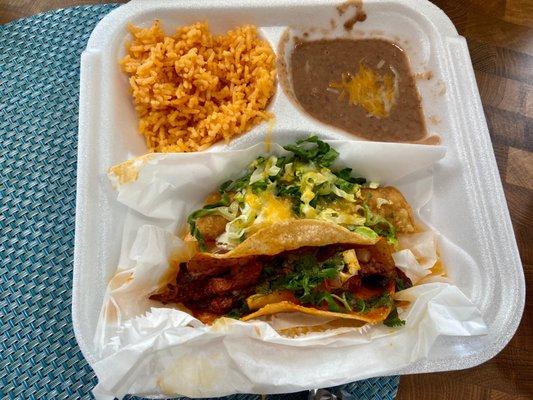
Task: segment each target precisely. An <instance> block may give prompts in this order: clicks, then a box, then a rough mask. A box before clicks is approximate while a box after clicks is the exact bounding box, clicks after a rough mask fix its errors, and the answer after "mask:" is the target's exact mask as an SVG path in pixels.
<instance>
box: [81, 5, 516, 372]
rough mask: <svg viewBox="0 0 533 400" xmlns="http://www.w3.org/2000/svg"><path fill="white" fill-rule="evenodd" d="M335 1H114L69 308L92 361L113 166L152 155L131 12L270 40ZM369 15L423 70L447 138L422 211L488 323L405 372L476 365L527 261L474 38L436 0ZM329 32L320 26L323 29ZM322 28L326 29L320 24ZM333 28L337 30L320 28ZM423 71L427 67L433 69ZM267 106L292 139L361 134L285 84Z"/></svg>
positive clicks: (261, 130)
mask: <svg viewBox="0 0 533 400" xmlns="http://www.w3.org/2000/svg"><path fill="white" fill-rule="evenodd" d="M335 5H338V4H332V2H331V0H299V1H291V0H269V1H267V2H265V1H260V0H254V1H244V0H237V1H230V0H225V1H217V0H207V1H203V2H189V1H186V0H180V1H175V0H154V1H150V2H148V1H141V0H134V1H132V2H130V3H128V4H126V5H124V6H121V7H119V8H117V9H115V10H113V11H112V12H111V13H109V15H107V16H106V17H105V18H104V19H103V20H102V21H101V22H100V23H99V24H98V25H97V27H96V28H95V29H94V31H93V33H92V35H91V37H90V39H89V42H88V44H87V48H86V50H85V51H84V52H83V54H82V60H81V83H80V86H81V88H80V119H79V139H78V146H79V147H78V182H77V203H76V238H75V252H74V283H73V297H72V315H73V324H74V332H75V334H76V338H77V340H78V343H79V345H80V348H81V350H82V352H83V354H84V356H85V357H86V359H87V360H88V362H89V363H90V364H92V363H94V362H95V360H96V357H95V352H94V349H93V345H92V339H93V335H94V331H95V328H96V322H97V319H98V314H99V311H100V307H101V305H102V299H103V294H104V292H105V288H106V285H107V282H108V281H109V279H110V278H111V277H112V275H113V273H114V271H115V269H116V266H117V262H118V256H119V252H120V244H119V243H120V237H121V232H122V221H123V219H124V216H125V213H126V209H125V208H124V207H123V206H121V205H119V204H118V203H117V202H116V201H115V200H114V198H115V194H114V192H113V189H112V188H111V186H110V184H109V183H108V181H107V177H106V173H107V170H108V168H109V167H110V166H111V165H114V164H117V163H119V162H121V161H124V160H126V159H128V158H131V157H134V156H138V155H141V154H144V153H145V152H146V146H145V144H144V139H143V138H142V137H141V135H139V134H138V130H137V123H138V120H137V117H136V115H135V111H134V107H133V104H132V99H131V96H130V93H129V84H128V79H127V77H126V75H125V74H124V73H122V72H121V70H120V68H119V66H118V61H119V59H120V58H122V57H123V55H124V53H125V50H124V43H125V41H126V40H127V38H128V33H127V30H126V26H127V24H129V23H133V24H136V25H142V26H149V25H150V24H151V23H152V22H153V20H154V19H156V18H157V19H160V20H161V22H162V24H163V27H164V28H165V29H166V31H167V32H168V33H170V32H172V31H173V29H175V28H176V27H178V26H181V25H184V24H189V23H193V22H196V21H200V20H207V21H208V22H209V24H210V26H211V29H212V30H214V31H215V32H222V31H225V30H227V29H229V28H232V27H234V26H237V25H242V24H255V25H257V26H258V27H259V31H260V33H261V34H262V36H263V37H264V38H265V39H267V40H268V41H269V42H270V44H271V45H272V48H273V49H274V50H275V51H277V50H278V41H279V39H280V37H281V35H282V33H283V32H284V31H285V29H286V28H287V27H288V26H290V27H293V28H295V29H305V28H306V27H328V26H330V20H331V19H332V18H335V19H338V18H339V17H338V14H337V11H336V9H335ZM364 10H365V11H366V13H367V15H368V18H367V20H366V21H365V22H363V23H358V24H356V26H355V29H354V32H353V33H352V34H351V35H352V36H353V37H375V36H379V37H385V38H389V39H390V40H392V41H394V42H396V43H398V44H399V45H400V46H401V47H402V48H404V50H405V51H406V53H407V54H408V56H409V58H410V60H411V66H412V69H413V72H414V73H417V74H421V76H425V77H427V76H428V74H427V72H428V71H430V72H431V74H430V75H432V78H431V79H419V80H418V82H417V85H418V89H419V92H420V94H421V97H422V100H423V108H424V114H425V116H426V123H427V126H428V130H429V132H430V133H432V134H438V135H439V136H440V137H441V138H442V145H444V146H446V148H447V153H446V157H445V158H444V159H443V160H441V161H440V162H439V163H438V164H437V165H436V166H435V168H434V196H433V199H432V200H431V201H430V203H429V204H428V205H427V206H426V207H424V209H423V210H422V211H421V214H422V215H423V216H424V219H425V220H427V221H430V222H431V225H432V226H434V227H436V228H437V229H438V230H439V231H440V232H441V233H443V234H444V235H446V236H447V237H449V238H453V240H454V242H455V244H456V245H457V246H459V247H460V248H462V249H463V250H464V251H465V257H466V258H467V259H468V260H471V261H472V262H469V263H466V264H465V266H463V268H464V269H462V270H460V271H458V270H457V269H454V268H450V270H449V272H450V276H451V278H452V280H453V281H454V283H455V284H456V285H457V286H458V287H459V288H460V289H461V290H462V291H463V292H464V293H465V294H466V295H467V296H468V297H469V298H470V299H471V300H472V301H473V302H474V303H475V304H476V305H477V306H478V307H479V309H480V310H481V312H482V314H483V317H484V320H485V322H486V323H487V325H488V327H489V334H488V335H486V336H476V337H466V338H465V337H460V338H456V337H445V338H441V340H438V341H437V343H436V344H435V345H434V346H433V348H432V350H431V353H430V355H429V357H428V358H427V359H425V360H422V361H419V362H416V363H413V364H411V365H410V366H408V367H407V368H404V369H401V370H398V371H395V372H396V373H398V374H409V373H421V372H434V371H445V370H455V369H463V368H468V367H473V366H475V365H478V364H480V363H483V362H485V361H487V360H489V359H490V358H491V357H493V356H494V355H496V354H497V353H498V352H499V351H500V350H502V349H503V347H504V346H505V345H506V344H507V343H508V342H509V340H510V339H511V337H512V336H513V334H514V332H515V331H516V329H517V327H518V324H519V322H520V318H521V315H522V311H523V307H524V298H525V288H524V276H523V271H522V266H521V262H520V258H519V254H518V250H517V246H516V242H515V238H514V234H513V230H512V226H511V221H510V218H509V212H508V209H507V205H506V201H505V197H504V193H503V190H502V186H501V183H500V178H499V174H498V169H497V166H496V162H495V158H494V153H493V150H492V146H491V142H490V137H489V133H488V130H487V125H486V122H485V119H484V115H483V109H482V107H481V102H480V98H479V93H478V90H477V86H476V81H475V77H474V73H473V70H472V64H471V61H470V56H469V53H468V48H467V45H466V41H465V39H464V38H463V37H461V36H459V35H458V34H457V31H456V30H455V28H454V26H453V24H452V23H451V21H450V20H449V19H448V18H447V17H446V15H445V14H444V13H443V12H442V11H441V10H439V9H438V8H437V7H436V6H434V5H432V4H431V3H429V1H425V0H403V1H402V0H366V1H364ZM319 33H320V32H319ZM320 34H321V33H320ZM323 34H324V35H331V33H327V32H325V33H323ZM424 73H426V74H424ZM270 110H271V111H272V112H273V113H274V114H275V116H276V120H275V126H274V130H273V134H274V139H276V138H283V140H284V141H289V140H291V139H292V138H294V137H296V136H302V135H303V134H305V133H308V132H312V133H318V134H319V135H321V136H322V137H325V138H330V139H336V138H337V139H346V138H347V139H354V140H358V138H356V137H354V136H352V135H350V134H347V133H344V132H342V131H339V130H337V129H335V128H332V127H328V126H326V125H324V124H321V123H319V122H317V121H315V120H313V119H312V118H309V117H307V116H306V115H305V114H304V113H302V112H301V111H300V110H299V109H298V108H297V107H295V106H294V104H292V102H291V101H289V100H288V98H287V96H286V95H285V93H284V92H283V90H282V88H281V87H279V85H278V88H277V92H276V94H275V96H274V99H273V100H272V102H271V105H270ZM267 129H268V127H267V124H262V125H260V126H258V127H256V128H254V129H253V130H252V131H251V132H249V133H247V134H245V135H243V136H241V137H239V138H237V139H236V140H234V141H232V142H231V143H230V144H229V145H228V146H226V145H224V144H221V145H217V146H214V147H213V148H212V149H210V150H209V151H220V150H224V149H226V148H244V147H247V146H249V145H251V144H255V143H257V142H260V141H262V140H263V139H264V135H265V132H266V130H267Z"/></svg>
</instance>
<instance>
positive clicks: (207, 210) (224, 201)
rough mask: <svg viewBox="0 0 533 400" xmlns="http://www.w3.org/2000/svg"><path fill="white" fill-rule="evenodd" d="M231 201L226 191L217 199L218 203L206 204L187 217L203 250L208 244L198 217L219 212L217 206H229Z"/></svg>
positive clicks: (192, 233) (193, 233) (193, 234)
mask: <svg viewBox="0 0 533 400" xmlns="http://www.w3.org/2000/svg"><path fill="white" fill-rule="evenodd" d="M229 203H230V201H229V196H228V194H227V193H224V194H223V195H222V198H221V199H220V200H219V201H217V202H216V203H212V204H207V205H205V206H204V207H203V208H201V209H199V210H196V211H195V212H193V213H192V214H190V215H189V217H188V218H187V223H188V224H189V229H190V231H191V235H192V236H194V238H195V239H196V240H197V241H198V245H199V246H200V250H201V251H205V250H206V246H205V240H204V237H203V236H202V232H200V230H199V229H198V227H197V226H196V221H197V220H198V218H202V217H205V216H206V215H212V214H216V213H217V212H218V210H217V208H219V207H227V206H228V205H229Z"/></svg>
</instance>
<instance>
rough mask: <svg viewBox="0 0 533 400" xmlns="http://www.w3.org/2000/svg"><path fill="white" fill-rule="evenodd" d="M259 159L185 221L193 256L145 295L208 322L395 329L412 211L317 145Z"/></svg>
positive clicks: (391, 191) (306, 143)
mask: <svg viewBox="0 0 533 400" xmlns="http://www.w3.org/2000/svg"><path fill="white" fill-rule="evenodd" d="M284 149H285V150H286V151H287V153H286V154H287V155H285V156H280V157H277V156H273V155H272V156H269V157H258V158H257V159H256V160H255V161H254V162H252V163H251V164H250V165H249V167H248V169H247V170H246V171H245V173H244V174H242V176H241V177H239V178H238V179H236V180H231V181H227V182H224V183H223V184H222V185H221V186H220V187H219V189H218V192H217V193H216V194H213V195H212V196H210V198H209V199H208V200H207V204H206V205H205V206H204V207H203V208H201V209H199V210H196V211H194V212H193V213H192V214H191V215H190V216H189V218H188V227H189V231H188V234H187V235H186V237H185V240H186V242H187V243H188V244H189V245H192V246H193V247H195V248H196V251H195V252H193V253H194V255H193V256H192V258H190V259H188V260H185V261H183V262H181V263H180V264H179V268H178V271H177V276H176V278H175V279H173V280H172V281H171V282H169V283H168V284H167V285H166V286H165V287H164V288H162V289H161V290H159V291H158V292H157V293H155V294H153V295H152V296H151V299H154V300H158V301H161V302H163V303H179V304H181V305H182V306H184V307H185V308H186V309H187V310H189V311H190V312H191V313H192V314H193V315H194V316H195V317H196V318H198V319H200V320H201V321H203V322H205V323H211V322H213V321H214V320H215V319H217V318H218V317H221V316H228V317H233V318H240V319H242V320H243V321H247V320H251V319H254V318H258V317H263V316H267V315H272V314H277V313H287V312H297V313H304V314H310V315H316V316H325V317H331V318H340V319H350V320H357V321H361V322H363V323H371V324H376V323H380V322H385V323H386V324H387V325H390V326H397V325H401V324H402V321H401V320H400V319H399V318H398V315H397V312H396V309H395V304H394V300H393V294H394V292H395V291H396V290H397V289H398V288H405V287H408V286H410V285H411V282H410V281H409V279H408V278H407V277H406V276H405V275H404V274H403V273H402V272H401V271H400V270H399V269H398V268H396V266H395V264H394V260H393V257H392V253H393V252H394V251H395V247H396V245H397V237H396V235H397V234H398V233H402V232H406V233H410V232H413V231H414V229H415V228H414V220H413V215H412V211H411V208H410V206H409V205H408V203H407V202H406V200H405V198H404V197H403V196H402V194H401V193H400V192H399V191H398V190H397V189H395V188H393V187H379V186H378V185H377V184H375V183H372V182H367V181H366V180H365V179H364V178H361V177H357V176H354V175H353V174H352V171H351V170H350V169H349V168H344V169H336V168H333V167H332V164H333V163H334V161H335V160H336V158H337V156H338V153H337V151H336V150H335V149H333V148H331V147H330V146H329V145H328V144H327V143H325V142H322V141H320V140H319V139H318V138H317V137H310V138H308V139H305V140H302V141H299V142H296V143H295V144H293V145H288V146H285V147H284Z"/></svg>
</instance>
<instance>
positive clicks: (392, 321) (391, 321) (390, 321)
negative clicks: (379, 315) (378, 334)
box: [383, 307, 405, 328]
mask: <svg viewBox="0 0 533 400" xmlns="http://www.w3.org/2000/svg"><path fill="white" fill-rule="evenodd" d="M383 323H384V324H385V325H387V326H390V327H391V328H397V327H400V326H403V325H405V321H404V320H403V319H400V317H399V316H398V309H397V308H396V307H394V308H393V309H392V310H391V312H390V313H389V315H388V316H387V318H386V319H385V321H383Z"/></svg>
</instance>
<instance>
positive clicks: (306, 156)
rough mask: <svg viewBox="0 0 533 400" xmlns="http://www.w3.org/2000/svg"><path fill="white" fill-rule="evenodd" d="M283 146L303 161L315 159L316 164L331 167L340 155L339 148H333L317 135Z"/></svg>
mask: <svg viewBox="0 0 533 400" xmlns="http://www.w3.org/2000/svg"><path fill="white" fill-rule="evenodd" d="M313 144H314V146H313ZM283 148H284V149H285V150H287V151H290V152H291V153H294V155H295V156H296V158H298V159H300V160H302V161H305V162H311V161H313V162H314V163H315V164H316V165H320V166H322V167H330V166H331V164H333V162H334V161H335V160H336V159H337V157H338V156H339V153H338V152H337V150H335V149H332V148H331V146H330V145H329V144H327V143H326V142H323V141H322V140H320V139H318V137H317V136H310V137H308V138H307V139H302V140H298V141H297V142H296V144H289V145H287V146H284V147H283Z"/></svg>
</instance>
